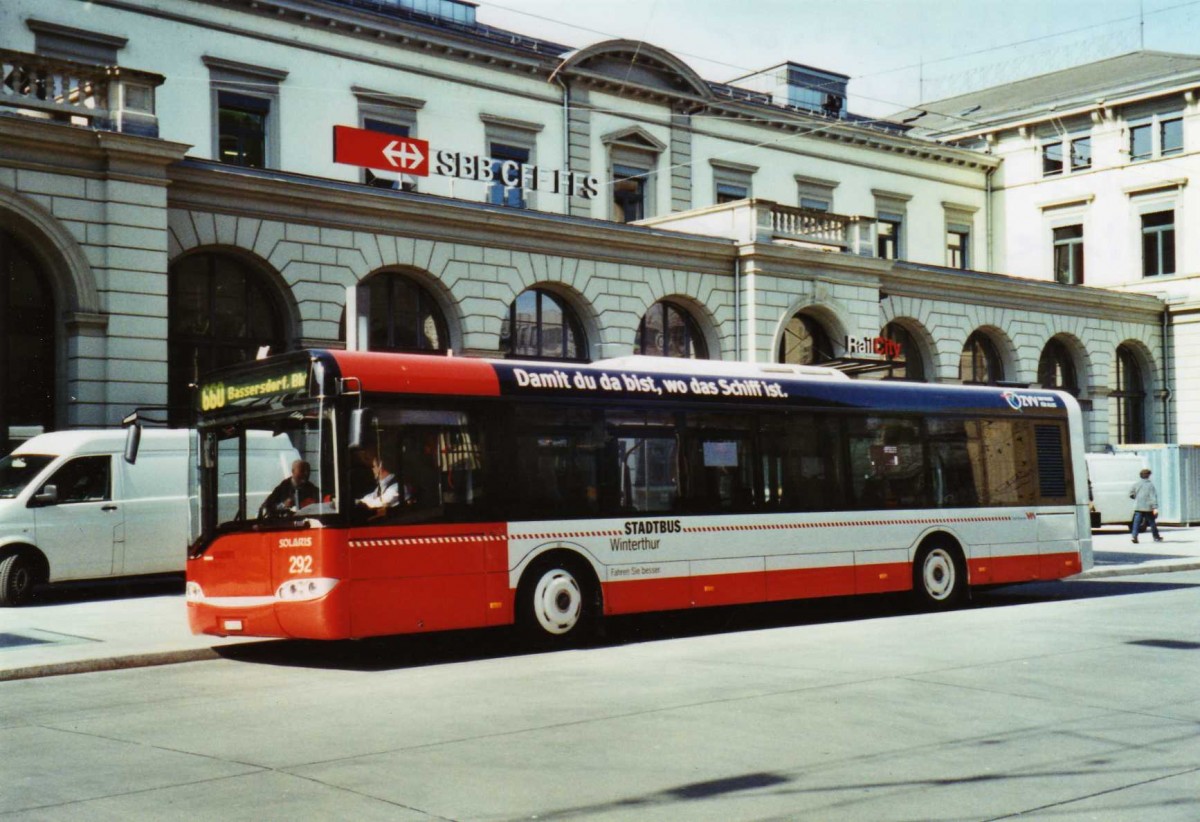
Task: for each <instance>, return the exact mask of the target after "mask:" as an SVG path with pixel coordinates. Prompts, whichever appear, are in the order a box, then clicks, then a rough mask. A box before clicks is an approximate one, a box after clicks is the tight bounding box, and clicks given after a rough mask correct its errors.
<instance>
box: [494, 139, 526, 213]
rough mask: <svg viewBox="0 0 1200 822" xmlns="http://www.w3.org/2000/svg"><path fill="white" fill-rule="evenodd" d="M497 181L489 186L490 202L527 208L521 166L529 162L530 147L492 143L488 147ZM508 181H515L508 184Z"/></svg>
mask: <svg viewBox="0 0 1200 822" xmlns="http://www.w3.org/2000/svg"><path fill="white" fill-rule="evenodd" d="M488 156H489V157H490V158H491V162H492V176H493V177H494V178H495V182H493V183H492V184H491V185H489V186H488V194H487V197H488V202H489V203H491V204H492V205H502V206H510V207H512V208H525V207H526V202H525V189H524V188H522V187H521V167H522V166H524V165H527V164H528V163H529V149H527V148H522V147H520V146H510V145H506V144H504V143H492V144H491V145H490V146H489V148H488ZM506 183H515V185H507V184H506Z"/></svg>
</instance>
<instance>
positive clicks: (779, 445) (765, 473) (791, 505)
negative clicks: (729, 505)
mask: <svg viewBox="0 0 1200 822" xmlns="http://www.w3.org/2000/svg"><path fill="white" fill-rule="evenodd" d="M759 442H760V446H759V453H760V457H759V459H760V468H761V471H760V473H761V474H762V478H761V482H762V490H761V495H762V500H763V504H764V506H765V507H766V508H767V509H768V510H774V511H821V510H830V511H838V510H841V509H844V508H846V507H847V506H846V500H845V498H844V494H843V493H842V471H841V460H840V458H839V455H840V453H841V437H840V435H839V431H838V425H837V423H836V421H834V420H831V419H826V418H823V417H814V416H812V415H809V414H794V415H788V416H786V417H783V418H780V417H765V418H764V419H763V421H762V427H761V429H760V432H759Z"/></svg>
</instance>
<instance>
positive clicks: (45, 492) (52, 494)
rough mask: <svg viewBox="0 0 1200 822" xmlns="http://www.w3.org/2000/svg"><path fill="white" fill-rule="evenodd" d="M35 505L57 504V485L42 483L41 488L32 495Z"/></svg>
mask: <svg viewBox="0 0 1200 822" xmlns="http://www.w3.org/2000/svg"><path fill="white" fill-rule="evenodd" d="M33 502H34V504H35V505H57V504H58V486H57V485H54V484H53V483H50V484H47V485H43V486H42V490H41V491H39V492H38V493H37V494H35V495H34V497H33Z"/></svg>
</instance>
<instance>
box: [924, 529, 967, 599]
mask: <svg viewBox="0 0 1200 822" xmlns="http://www.w3.org/2000/svg"><path fill="white" fill-rule="evenodd" d="M966 593H967V566H966V563H965V562H963V559H962V554H961V552H959V550H958V548H957V546H955V545H953V544H950V543H947V542H935V543H931V544H929V545H926V546H924V547H923V548H921V550H920V551H918V552H917V558H916V559H915V560H914V561H913V594H914V596H915V597H916V600H917V604H918V605H920V606H921V607H922V608H926V609H929V610H946V609H949V608H954V607H957V606H958V605H959V604H960V603H961V602H962V600H963V597H965V596H966Z"/></svg>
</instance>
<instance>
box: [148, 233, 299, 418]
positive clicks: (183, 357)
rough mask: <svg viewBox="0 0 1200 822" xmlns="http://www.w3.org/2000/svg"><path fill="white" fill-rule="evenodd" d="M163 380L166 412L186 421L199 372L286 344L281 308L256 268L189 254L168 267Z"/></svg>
mask: <svg viewBox="0 0 1200 822" xmlns="http://www.w3.org/2000/svg"><path fill="white" fill-rule="evenodd" d="M167 310H168V321H167V345H168V353H167V366H168V367H167V379H168V381H169V384H168V398H169V400H168V401H169V402H170V404H171V414H172V417H173V418H174V419H176V420H186V419H187V416H188V403H189V402H190V396H191V395H190V391H189V390H188V386H189V385H191V384H194V383H195V382H196V381H197V380H198V379H199V378H200V377H201V376H202V375H203V374H205V373H207V372H209V371H211V370H213V369H214V368H220V367H222V366H226V365H233V364H234V363H239V362H244V361H246V360H252V359H254V358H255V356H256V355H257V353H258V349H259V348H260V347H261V346H264V345H265V346H270V347H271V353H273V354H278V353H279V352H281V351H283V350H284V349H285V348H286V347H287V340H286V337H285V323H284V316H283V307H282V306H281V305H280V301H279V299H278V297H276V296H275V295H274V294H273V293H272V289H271V288H270V286H269V284H268V283H267V282H266V281H265V278H264V277H263V276H262V274H260V273H259V272H257V271H255V270H254V269H253V268H251V267H250V266H249V265H248V264H246V263H244V262H242V261H241V260H239V259H238V258H236V257H233V256H230V255H228V254H220V253H212V252H208V253H201V254H192V255H190V256H187V257H184V258H183V259H181V260H179V261H178V262H176V263H175V264H174V265H172V266H171V268H170V278H169V281H168V309H167Z"/></svg>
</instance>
